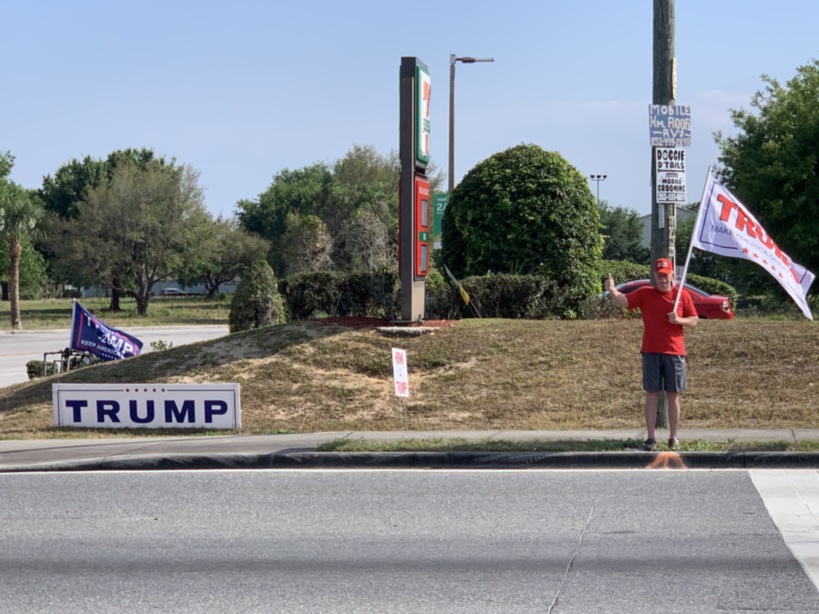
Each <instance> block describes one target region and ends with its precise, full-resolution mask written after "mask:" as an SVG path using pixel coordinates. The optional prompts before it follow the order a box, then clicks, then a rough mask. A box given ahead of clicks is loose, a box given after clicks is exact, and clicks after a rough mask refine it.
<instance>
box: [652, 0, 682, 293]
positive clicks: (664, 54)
mask: <svg viewBox="0 0 819 614" xmlns="http://www.w3.org/2000/svg"><path fill="white" fill-rule="evenodd" d="M676 62H677V60H676V58H675V57H674V0H654V63H653V65H654V79H653V81H654V85H653V95H652V102H653V103H654V104H659V105H669V106H671V105H674V104H675V102H674V101H675V98H676V97H677V65H676ZM655 155H656V152H655V148H653V147H652V148H651V262H654V261H655V260H657V258H668V259H669V260H671V262H674V260H675V259H674V240H675V233H676V221H677V216H676V207H675V206H674V205H668V206H666V205H661V204H658V203H657V169H656V164H655ZM651 279H652V282H653V281H654V271H653V269H652V272H651Z"/></svg>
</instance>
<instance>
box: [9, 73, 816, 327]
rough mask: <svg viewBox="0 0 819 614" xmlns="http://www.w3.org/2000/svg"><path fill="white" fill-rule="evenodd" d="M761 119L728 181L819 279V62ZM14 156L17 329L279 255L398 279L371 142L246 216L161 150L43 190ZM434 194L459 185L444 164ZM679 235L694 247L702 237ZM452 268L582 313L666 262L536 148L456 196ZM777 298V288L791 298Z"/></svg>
mask: <svg viewBox="0 0 819 614" xmlns="http://www.w3.org/2000/svg"><path fill="white" fill-rule="evenodd" d="M763 81H764V83H765V88H764V89H763V90H762V91H760V92H758V93H757V94H756V95H755V96H754V97H753V98H752V100H751V106H752V107H753V108H754V109H755V111H747V110H743V109H739V110H734V111H732V119H733V122H734V124H735V126H736V128H737V130H736V134H735V135H734V136H731V137H724V136H723V135H722V134H720V133H717V134H716V135H715V139H716V141H717V143H718V145H719V147H720V150H721V155H720V158H719V164H718V165H717V167H716V173H717V175H718V176H719V177H720V179H721V181H722V182H723V183H725V185H726V186H728V187H729V188H730V189H731V190H732V192H733V193H735V194H736V195H737V196H738V197H739V198H741V199H742V200H743V202H745V203H746V204H747V205H748V206H749V207H750V208H751V209H752V210H753V211H754V213H755V215H756V216H757V217H758V218H759V219H760V220H761V221H762V222H763V223H764V224H765V227H766V229H767V230H768V231H769V232H770V234H771V236H774V237H776V239H777V242H778V243H779V244H781V245H783V246H784V248H785V249H786V250H787V251H788V253H789V254H790V255H791V256H792V257H793V258H794V260H796V261H797V262H800V263H801V264H803V265H804V266H806V267H807V268H808V269H810V270H813V271H814V272H815V271H816V270H817V268H819V245H817V243H819V232H817V228H816V226H817V220H819V216H818V215H817V213H819V211H817V208H818V207H819V198H817V195H819V180H817V176H819V138H817V137H819V115H817V114H816V112H815V109H816V108H819V63H817V61H813V62H811V63H810V64H808V65H806V66H803V67H800V68H799V69H798V71H797V74H796V76H795V77H794V78H793V79H792V80H790V81H789V82H788V83H787V84H785V85H781V84H780V83H778V82H777V81H776V80H774V79H771V78H769V77H766V76H763ZM13 165H14V157H13V155H12V154H11V153H10V152H6V153H2V151H0V248H2V249H0V285H2V289H3V297H2V298H3V299H4V300H10V302H11V311H12V327H13V328H19V327H20V326H21V323H20V321H19V320H20V318H19V300H20V293H21V290H22V293H23V294H25V295H29V296H33V295H36V294H37V292H39V289H41V288H43V287H46V286H50V287H54V288H60V287H64V286H67V285H71V286H75V287H89V286H99V287H103V288H106V289H108V290H109V291H110V293H111V308H112V309H118V308H119V299H120V297H132V298H133V299H135V301H136V304H137V311H138V313H140V314H145V313H147V310H148V306H149V302H150V298H151V295H152V288H153V287H154V285H155V284H156V283H158V282H162V281H169V280H175V281H179V282H180V283H181V284H183V285H194V284H204V285H205V287H206V288H207V290H208V292H209V294H211V295H213V294H215V293H216V292H218V289H219V286H220V285H221V284H223V283H225V282H226V281H232V280H235V279H237V277H238V276H240V275H241V273H242V271H244V270H247V269H248V267H249V266H250V265H251V264H252V263H254V262H256V261H258V260H260V259H264V260H266V261H267V262H268V263H269V264H270V266H271V267H272V269H273V271H274V272H275V274H276V275H277V276H278V277H286V276H289V275H292V274H294V273H304V272H312V271H323V270H334V271H341V272H354V271H377V270H379V269H383V270H390V269H395V268H396V267H397V260H398V259H397V249H398V189H397V185H398V178H399V176H400V161H399V159H398V156H397V155H396V154H395V153H394V152H391V153H390V154H388V155H386V156H385V155H381V154H379V153H378V152H377V151H376V150H375V149H374V148H373V147H371V146H360V145H355V146H353V147H352V148H351V149H350V151H348V152H347V154H346V155H345V156H344V157H343V158H341V159H340V160H338V161H336V162H334V163H317V164H313V165H311V166H307V167H305V168H301V169H296V170H291V169H284V170H282V171H279V172H277V173H276V174H275V175H274V176H273V179H272V182H271V184H270V186H269V187H268V188H267V189H266V190H265V191H264V192H263V193H261V194H259V195H258V197H257V198H256V199H247V200H241V201H239V202H238V203H237V204H236V211H235V215H234V216H233V217H231V218H230V219H223V218H222V217H221V216H220V217H216V218H214V217H213V216H212V215H211V214H210V213H209V212H208V211H207V210H206V208H205V206H204V198H203V192H202V189H201V187H200V185H199V176H198V173H197V171H196V170H195V169H193V168H191V167H189V166H187V165H185V164H181V163H178V162H177V161H176V160H175V159H173V158H165V157H163V156H160V155H157V154H156V153H155V152H153V151H152V150H150V149H139V150H136V149H126V150H120V151H115V152H113V153H111V154H109V155H108V156H107V157H106V158H105V159H94V158H91V157H86V158H84V159H82V160H78V159H73V160H71V161H69V162H67V163H66V164H64V165H63V166H62V167H60V168H59V169H58V170H57V171H56V172H55V173H54V174H53V175H49V176H46V177H45V178H44V180H43V185H42V186H41V187H39V188H37V189H24V188H22V187H21V186H19V185H17V184H15V183H14V182H12V181H11V180H10V175H11V171H12V168H13ZM428 170H429V172H428V174H429V175H430V179H431V187H432V190H433V191H436V190H438V189H439V187H440V186H441V185H442V184H443V176H442V174H441V173H440V172H439V171H438V170H437V169H436V168H435V166H434V165H433V166H432V167H431V168H430V169H428ZM686 231H687V232H688V235H690V228H689V229H688V230H686V226H685V225H684V224H683V225H681V228H680V229H679V237H680V240H679V241H678V247H677V251H678V253H685V251H686V248H687V236H686ZM442 235H443V236H442V242H443V249H442V250H439V251H438V252H436V264H438V265H441V264H447V265H448V266H449V267H450V268H451V269H452V270H453V271H455V272H456V274H465V275H479V274H484V273H488V272H493V273H526V274H531V273H539V274H543V275H545V276H547V277H549V278H550V281H551V282H553V283H555V284H557V285H558V286H561V287H565V288H564V289H565V291H566V293H567V296H569V295H573V296H575V297H576V300H580V298H581V297H582V296H587V295H589V294H591V293H593V292H594V291H595V290H596V288H597V282H596V281H595V279H596V276H597V275H598V274H599V271H596V270H595V267H597V266H599V263H600V262H601V261H602V260H603V259H606V260H628V261H632V262H635V263H641V264H643V263H647V262H648V257H649V255H648V250H647V249H646V248H644V247H643V246H642V226H641V224H640V221H639V216H638V214H637V212H636V211H635V210H634V209H630V208H626V207H612V206H611V205H609V204H608V203H605V202H602V203H601V202H596V201H595V199H594V198H593V195H592V193H591V189H590V187H589V185H588V181H587V180H586V179H585V176H584V175H582V174H580V173H579V171H577V169H575V168H574V167H573V166H572V165H571V164H569V162H568V161H566V160H565V159H563V158H562V156H560V154H559V153H557V152H548V151H544V150H543V149H541V148H540V147H538V146H536V145H520V146H517V147H513V148H510V149H509V150H506V151H504V152H499V153H497V154H495V155H493V156H491V157H490V158H489V159H487V160H485V161H483V162H481V163H479V164H478V165H477V166H476V167H475V168H474V169H472V170H471V171H470V172H469V173H468V174H467V175H466V176H465V177H464V179H463V180H462V181H461V183H460V184H459V185H458V186H457V187H456V189H455V191H454V193H453V194H451V195H450V199H449V206H448V208H447V210H446V212H445V215H444V223H443V229H442ZM691 270H692V272H695V273H699V274H702V275H708V276H713V277H719V278H721V279H723V280H724V281H729V282H730V283H734V284H737V285H739V286H741V287H743V288H747V289H748V290H749V291H750V290H753V289H755V288H759V287H761V288H767V289H768V290H769V291H770V290H771V288H772V286H771V285H770V284H767V285H766V284H765V283H764V281H763V279H764V275H763V274H762V273H761V272H760V271H757V270H756V269H755V268H754V267H753V265H751V264H749V263H745V262H742V261H729V260H727V259H722V258H720V257H718V256H714V255H710V254H698V253H696V254H695V256H694V259H693V261H692V269H691ZM773 291H774V292H776V291H777V290H776V289H773Z"/></svg>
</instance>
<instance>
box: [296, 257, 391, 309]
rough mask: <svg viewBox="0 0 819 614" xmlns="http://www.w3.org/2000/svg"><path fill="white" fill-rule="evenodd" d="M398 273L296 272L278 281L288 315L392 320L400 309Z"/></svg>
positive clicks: (379, 270)
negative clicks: (352, 316) (320, 314)
mask: <svg viewBox="0 0 819 614" xmlns="http://www.w3.org/2000/svg"><path fill="white" fill-rule="evenodd" d="M398 284H399V281H398V275H397V273H396V272H395V271H394V270H391V269H389V268H384V269H377V270H375V271H358V272H353V273H339V272H333V271H314V272H311V273H296V274H295V275H290V276H288V277H286V278H285V279H283V280H282V281H281V283H280V288H281V293H282V297H283V299H284V304H285V307H286V309H287V314H288V317H290V318H291V319H293V320H305V319H307V318H310V317H314V316H315V315H316V314H319V313H325V314H327V315H330V316H346V315H351V314H352V315H355V316H372V317H384V318H387V319H394V318H395V316H396V314H397V313H398V312H399V311H400V309H401V296H400V287H399V285H398Z"/></svg>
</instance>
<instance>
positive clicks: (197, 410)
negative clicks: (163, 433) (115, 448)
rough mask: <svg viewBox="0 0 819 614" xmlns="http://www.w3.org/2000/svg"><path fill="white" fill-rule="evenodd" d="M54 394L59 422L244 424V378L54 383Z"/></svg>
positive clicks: (88, 424)
mask: <svg viewBox="0 0 819 614" xmlns="http://www.w3.org/2000/svg"><path fill="white" fill-rule="evenodd" d="M51 397H52V402H53V406H54V426H58V427H59V426H65V427H73V428H78V427H86V428H147V429H160V428H200V429H201V428H207V429H238V428H241V426H242V418H241V403H240V401H239V384H52V386H51Z"/></svg>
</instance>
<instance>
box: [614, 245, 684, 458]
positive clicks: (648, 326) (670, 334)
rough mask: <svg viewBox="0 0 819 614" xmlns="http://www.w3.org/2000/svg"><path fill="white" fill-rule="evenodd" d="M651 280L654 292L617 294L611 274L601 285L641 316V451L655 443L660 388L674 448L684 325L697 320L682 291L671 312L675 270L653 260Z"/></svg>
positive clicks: (681, 385) (667, 263)
mask: <svg viewBox="0 0 819 614" xmlns="http://www.w3.org/2000/svg"><path fill="white" fill-rule="evenodd" d="M654 279H655V281H656V282H657V287H656V288H655V287H653V286H645V287H643V288H638V289H637V290H635V291H634V292H631V293H629V294H622V293H621V292H619V291H618V290H617V288H615V287H614V280H613V279H612V278H611V274H609V276H608V278H607V279H606V284H605V286H606V290H608V292H609V294H611V298H612V300H613V301H614V304H615V305H617V306H618V307H625V308H627V309H629V310H633V309H638V308H639V309H640V314H641V315H642V318H643V343H642V347H641V348H640V352H641V353H642V355H643V390H645V393H646V399H645V408H644V412H645V418H646V441H645V446H644V448H645V449H646V450H653V449H654V448H655V446H656V445H657V440H656V438H655V436H654V427H655V425H656V423H657V403H658V401H659V400H660V390H665V395H666V398H667V399H668V428H669V434H668V447H669V448H671V449H674V448H676V447H677V446H678V445H679V441H678V440H677V428H678V426H679V423H680V392H682V391H683V390H685V341H684V339H683V327H684V326H687V327H689V328H694V327H695V326H696V325H697V323H698V322H699V318H698V317H697V312H696V310H695V309H694V302H693V301H692V300H691V295H690V294H689V293H688V291H687V290H683V291H682V293H681V295H680V302H679V304H678V305H677V309H676V311H675V310H674V302H675V298H676V292H674V267H673V266H672V264H671V261H670V260H669V259H668V258H658V259H657V261H656V262H655V263H654Z"/></svg>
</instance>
